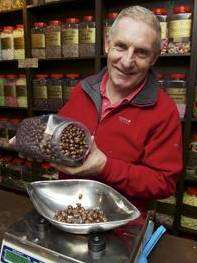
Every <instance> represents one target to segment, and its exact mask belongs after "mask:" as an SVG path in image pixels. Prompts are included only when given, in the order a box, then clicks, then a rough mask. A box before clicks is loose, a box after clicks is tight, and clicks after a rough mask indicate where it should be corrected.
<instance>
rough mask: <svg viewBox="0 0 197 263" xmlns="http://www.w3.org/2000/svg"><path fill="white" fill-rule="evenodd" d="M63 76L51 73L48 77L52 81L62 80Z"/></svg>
mask: <svg viewBox="0 0 197 263" xmlns="http://www.w3.org/2000/svg"><path fill="white" fill-rule="evenodd" d="M63 76H64V75H63V74H61V73H53V74H51V75H50V77H51V78H53V79H61V78H63Z"/></svg>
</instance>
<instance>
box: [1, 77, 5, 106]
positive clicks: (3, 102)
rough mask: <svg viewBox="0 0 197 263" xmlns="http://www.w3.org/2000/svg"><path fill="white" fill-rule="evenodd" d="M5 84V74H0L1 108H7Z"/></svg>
mask: <svg viewBox="0 0 197 263" xmlns="http://www.w3.org/2000/svg"><path fill="white" fill-rule="evenodd" d="M4 82H5V76H4V75H3V74H0V106H5V97H4Z"/></svg>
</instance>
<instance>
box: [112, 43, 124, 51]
mask: <svg viewBox="0 0 197 263" xmlns="http://www.w3.org/2000/svg"><path fill="white" fill-rule="evenodd" d="M114 48H115V49H116V50H117V51H125V50H126V46H125V45H121V44H118V45H115V47H114Z"/></svg>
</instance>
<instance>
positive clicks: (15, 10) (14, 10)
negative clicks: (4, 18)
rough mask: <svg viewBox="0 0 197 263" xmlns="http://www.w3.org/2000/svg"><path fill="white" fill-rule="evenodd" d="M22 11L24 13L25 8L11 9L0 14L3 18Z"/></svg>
mask: <svg viewBox="0 0 197 263" xmlns="http://www.w3.org/2000/svg"><path fill="white" fill-rule="evenodd" d="M22 11H23V8H17V9H11V10H4V11H1V12H0V16H1V15H7V14H12V13H15V12H22Z"/></svg>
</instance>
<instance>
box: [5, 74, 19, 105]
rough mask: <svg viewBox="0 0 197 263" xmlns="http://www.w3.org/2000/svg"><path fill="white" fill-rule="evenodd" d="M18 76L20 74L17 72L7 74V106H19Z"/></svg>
mask: <svg viewBox="0 0 197 263" xmlns="http://www.w3.org/2000/svg"><path fill="white" fill-rule="evenodd" d="M17 77H18V76H17V75H15V74H8V75H6V80H5V84H4V96H5V106H8V107H17V99H16V79H17Z"/></svg>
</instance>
